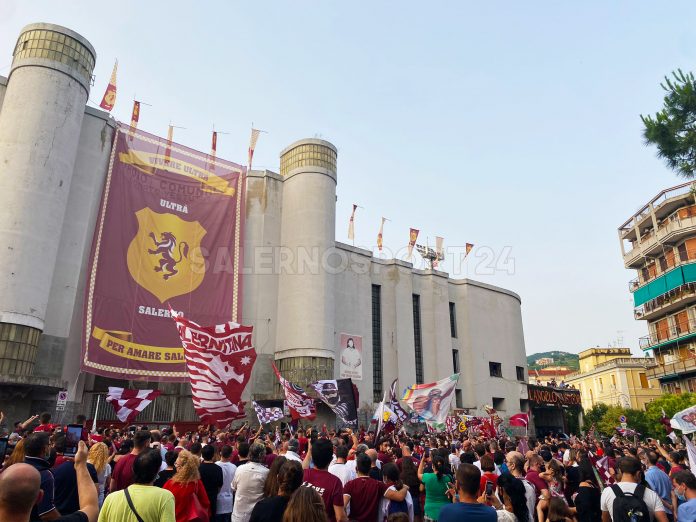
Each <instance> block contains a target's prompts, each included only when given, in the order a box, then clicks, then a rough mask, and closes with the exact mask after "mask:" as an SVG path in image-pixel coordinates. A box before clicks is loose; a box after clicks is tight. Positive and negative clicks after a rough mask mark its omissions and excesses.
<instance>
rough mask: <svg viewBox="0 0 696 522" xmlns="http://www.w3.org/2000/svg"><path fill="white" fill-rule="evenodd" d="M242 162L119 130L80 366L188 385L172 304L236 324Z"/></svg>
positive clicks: (94, 256) (203, 318) (198, 318)
mask: <svg viewBox="0 0 696 522" xmlns="http://www.w3.org/2000/svg"><path fill="white" fill-rule="evenodd" d="M244 173H245V168H244V167H242V166H240V165H237V164H235V163H230V162H227V161H224V160H220V159H218V158H215V159H211V157H210V156H209V155H208V154H205V153H201V152H198V151H195V150H193V149H189V148H187V147H184V146H182V145H179V144H176V143H172V142H171V141H168V140H166V139H163V138H159V137H157V136H153V135H151V134H148V133H145V132H142V131H140V130H134V129H132V128H131V127H129V126H123V125H122V126H120V127H119V128H118V131H117V132H116V136H115V138H114V143H113V148H112V152H111V159H110V163H109V170H108V173H107V178H106V183H105V185H104V193H103V196H102V202H101V208H100V210H99V214H98V217H97V223H96V228H95V231H94V238H93V241H92V252H91V259H90V264H89V273H88V278H87V287H86V296H85V309H84V331H83V343H82V361H81V363H82V370H83V371H86V372H89V373H95V374H98V375H103V376H107V377H115V378H119V379H132V380H149V381H173V382H176V381H186V380H187V379H188V374H187V372H186V363H185V360H184V350H183V347H182V345H181V341H180V339H179V334H178V332H177V329H176V326H175V324H174V321H172V319H171V317H170V307H171V309H173V310H175V311H178V312H183V313H184V315H185V316H186V317H187V318H190V319H191V320H192V321H195V322H197V323H198V324H221V323H225V322H227V321H234V322H239V318H240V315H241V302H240V296H241V289H240V285H241V281H240V263H241V260H242V255H241V245H242V237H241V233H242V225H243V216H244V209H243V208H242V207H243V202H244V194H243V191H244V184H243V178H244Z"/></svg>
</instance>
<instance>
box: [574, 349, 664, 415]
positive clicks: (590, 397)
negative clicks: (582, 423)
mask: <svg viewBox="0 0 696 522" xmlns="http://www.w3.org/2000/svg"><path fill="white" fill-rule="evenodd" d="M579 356H580V370H579V371H577V372H575V373H572V374H570V375H568V376H567V377H566V384H568V385H572V386H574V387H575V388H577V389H578V391H580V397H581V400H582V407H583V409H585V410H587V409H589V408H592V407H593V406H595V405H596V404H599V403H603V404H607V405H610V406H621V407H623V408H633V409H638V410H644V409H645V407H646V406H647V404H648V403H649V402H650V401H652V400H654V399H655V398H657V397H659V396H660V395H661V394H662V392H661V390H660V387H659V385H658V383H657V382H656V381H650V380H649V379H648V369H649V368H651V367H654V366H655V359H653V358H651V357H632V356H631V349H630V348H589V349H587V350H584V351H582V352H580V354H579Z"/></svg>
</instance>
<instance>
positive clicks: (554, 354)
mask: <svg viewBox="0 0 696 522" xmlns="http://www.w3.org/2000/svg"><path fill="white" fill-rule="evenodd" d="M545 357H550V358H551V359H553V364H550V365H549V366H567V367H568V368H570V369H572V370H577V369H579V363H578V354H576V353H568V352H561V351H558V350H553V351H550V352H540V353H534V354H532V355H528V356H527V366H529V369H530V370H540V369H541V368H542V367H543V366H539V365H536V364H535V361H537V360H538V359H543V358H545Z"/></svg>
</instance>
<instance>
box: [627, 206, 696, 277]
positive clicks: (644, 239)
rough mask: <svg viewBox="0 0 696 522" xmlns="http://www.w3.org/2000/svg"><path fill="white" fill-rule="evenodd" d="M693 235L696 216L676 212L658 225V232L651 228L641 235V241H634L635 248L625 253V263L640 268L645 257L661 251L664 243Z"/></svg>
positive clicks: (695, 230)
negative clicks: (685, 215) (681, 215)
mask: <svg viewBox="0 0 696 522" xmlns="http://www.w3.org/2000/svg"><path fill="white" fill-rule="evenodd" d="M692 235H696V216H690V217H686V218H680V217H679V214H678V212H675V213H673V214H671V215H670V216H669V218H667V219H666V220H665V221H664V222H663V224H661V225H660V226H659V227H658V229H657V232H655V231H654V230H652V229H650V230H649V231H647V232H646V233H644V234H643V235H642V236H641V238H640V241H636V242H635V243H634V246H633V249H632V250H630V251H628V252H626V254H625V255H624V265H625V266H626V268H638V266H639V265H640V264H642V263H643V258H644V257H648V256H655V255H657V254H659V253H661V250H662V244H663V243H668V242H675V241H678V240H679V239H681V238H683V237H687V236H692Z"/></svg>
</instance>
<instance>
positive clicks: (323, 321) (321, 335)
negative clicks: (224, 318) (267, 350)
mask: <svg viewBox="0 0 696 522" xmlns="http://www.w3.org/2000/svg"><path fill="white" fill-rule="evenodd" d="M280 174H281V176H283V178H284V181H283V207H282V213H281V229H280V245H281V249H280V251H279V252H278V253H277V254H276V260H277V268H278V270H279V279H278V327H277V330H276V339H277V349H276V353H275V358H276V361H277V365H278V368H279V369H280V370H281V373H282V374H283V376H284V377H286V378H287V379H289V380H291V381H293V382H296V383H302V385H305V384H307V383H309V382H313V381H314V380H317V379H333V378H334V359H335V353H336V348H335V346H334V344H335V342H334V277H335V276H334V275H333V272H334V270H333V269H332V268H331V267H332V266H333V267H335V266H336V265H340V260H338V259H337V255H336V250H335V228H336V148H335V147H334V146H333V145H332V144H331V143H329V142H328V141H324V140H318V139H306V140H300V141H297V142H295V143H293V144H292V145H290V146H289V147H288V148H286V149H285V150H284V151H283V152H281V153H280Z"/></svg>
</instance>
